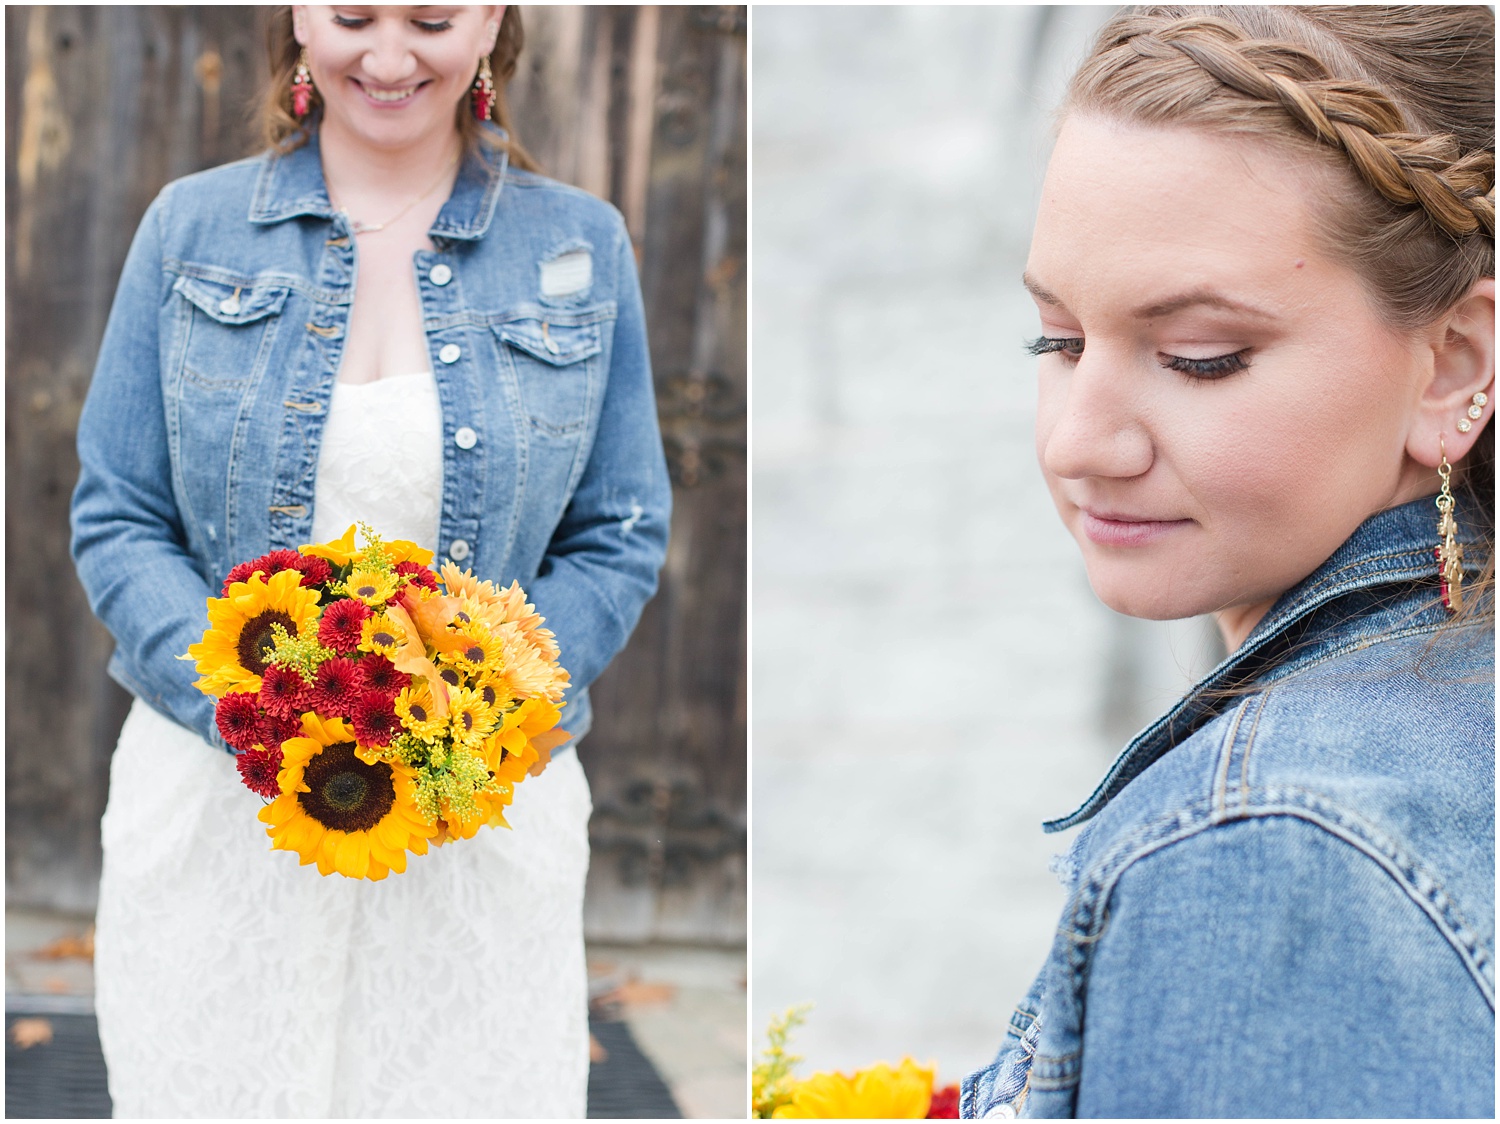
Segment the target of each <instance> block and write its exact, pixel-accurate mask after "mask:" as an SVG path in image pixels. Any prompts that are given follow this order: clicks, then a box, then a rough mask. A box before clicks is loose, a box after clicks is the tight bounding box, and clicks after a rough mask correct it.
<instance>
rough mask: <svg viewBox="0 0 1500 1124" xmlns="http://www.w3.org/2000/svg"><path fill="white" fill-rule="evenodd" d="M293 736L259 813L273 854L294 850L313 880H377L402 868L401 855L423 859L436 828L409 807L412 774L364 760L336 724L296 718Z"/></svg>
mask: <svg viewBox="0 0 1500 1124" xmlns="http://www.w3.org/2000/svg"><path fill="white" fill-rule="evenodd" d="M302 734H303V736H302V737H300V738H289V739H288V740H287V741H286V742H284V743H283V744H282V747H281V752H282V755H283V757H282V766H281V773H280V775H279V776H278V778H277V780H278V783H279V785H280V789H281V794H280V795H279V796H277V797H276V799H275V800H273V801H272V802H271V803H270V804H267V805H266V806H265V807H264V808H262V809H261V811H260V819H261V822H263V823H265V824H266V825H267V827H266V834H267V835H269V836H270V837H271V846H272V848H274V849H276V850H281V851H295V852H297V854H298V856H300V858H301V861H302V863H303V865H306V864H307V863H311V862H316V863H317V864H318V873H319V874H332V873H333V872H334V871H338V873H340V874H342V875H344V877H346V878H369V879H371V880H379V879H381V878H384V877H385V876H386V875H387V874H389V873H390V872H391V871H393V870H394V871H395V872H396V873H397V874H400V873H401V872H402V871H404V870H405V869H406V852H407V851H412V852H414V853H415V854H418V855H425V854H426V853H427V840H428V839H430V838H431V837H432V836H433V835H435V834H436V833H437V828H436V827H434V826H432V825H430V824H428V823H425V822H424V821H423V819H422V816H421V814H420V813H419V812H418V811H417V809H416V806H415V805H414V803H413V802H412V797H413V792H414V789H415V781H414V777H413V773H412V770H411V769H410V768H408V767H407V766H405V765H403V764H401V763H400V762H399V761H397V762H386V761H375V762H374V763H370V762H366V761H363V760H361V759H360V758H359V757H358V756H356V754H355V752H354V748H355V746H354V731H353V730H352V729H351V728H350V726H349V723H347V722H345V721H343V720H342V719H339V718H328V719H325V718H320V717H319V716H318V715H316V714H306V715H304V716H303V718H302Z"/></svg>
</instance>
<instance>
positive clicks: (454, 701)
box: [448, 687, 497, 748]
mask: <svg viewBox="0 0 1500 1124" xmlns="http://www.w3.org/2000/svg"><path fill="white" fill-rule="evenodd" d="M496 717H497V715H496V712H495V708H494V707H492V706H489V705H487V704H486V703H485V701H484V697H483V696H482V695H480V693H479V692H478V691H475V690H473V689H472V688H469V687H455V688H453V689H451V690H450V691H449V692H448V729H449V732H450V733H452V735H453V743H454V744H455V745H461V746H467V747H471V748H478V747H479V746H481V745H483V744H484V740H485V738H487V737H489V735H490V731H491V730H493V729H494V728H495V719H496Z"/></svg>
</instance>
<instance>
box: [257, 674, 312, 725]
mask: <svg viewBox="0 0 1500 1124" xmlns="http://www.w3.org/2000/svg"><path fill="white" fill-rule="evenodd" d="M310 694H311V692H310V691H309V690H308V688H307V680H305V679H303V678H302V673H301V672H300V671H296V670H294V669H292V668H290V667H281V666H279V665H277V664H274V663H273V664H267V665H266V670H265V671H264V672H262V673H261V677H260V705H261V707H262V708H263V709H264V710H265V712H266V713H267V714H275V715H278V716H281V717H291V718H295V717H297V716H298V715H300V714H301V713H302V712H303V711H304V710H309V709H311V708H312V701H311V699H310V698H309V695H310Z"/></svg>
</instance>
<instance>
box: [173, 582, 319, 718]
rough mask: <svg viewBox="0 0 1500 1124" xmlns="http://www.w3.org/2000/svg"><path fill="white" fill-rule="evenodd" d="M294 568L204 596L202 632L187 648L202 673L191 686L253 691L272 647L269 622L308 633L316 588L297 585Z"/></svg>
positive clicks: (218, 692)
mask: <svg viewBox="0 0 1500 1124" xmlns="http://www.w3.org/2000/svg"><path fill="white" fill-rule="evenodd" d="M301 582H302V575H301V574H299V573H298V572H297V571H296V570H282V571H281V572H280V573H277V574H272V575H271V576H270V578H263V577H261V576H260V575H259V574H255V575H252V576H251V577H250V578H249V579H248V580H247V581H243V582H236V583H235V584H233V585H231V586H230V587H229V594H228V596H226V597H210V598H209V599H208V624H209V628H208V631H207V632H205V633H204V634H203V640H202V642H201V643H198V644H194V645H193V646H192V647H190V648H189V649H188V655H189V657H191V658H192V659H195V660H197V661H198V674H199V675H200V676H201V677H202V678H200V679H199V680H198V681H197V682H196V683H194V684H193V686H195V687H197V688H198V690H200V691H202V692H204V693H205V694H208V695H212V696H214V698H222V697H223V696H224V695H225V694H226V693H227V692H229V691H249V692H254V691H259V690H260V677H261V675H262V674H263V673H264V672H265V670H266V662H267V661H266V657H267V656H269V655H270V654H271V652H272V651H273V649H274V647H275V643H276V637H275V634H274V633H273V632H272V626H273V625H278V624H279V625H281V626H282V627H283V628H284V629H286V631H287V634H288V635H289V636H314V635H316V633H317V628H318V591H317V590H315V589H307V588H305V587H304V586H302V584H301Z"/></svg>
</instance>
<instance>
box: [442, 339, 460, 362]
mask: <svg viewBox="0 0 1500 1124" xmlns="http://www.w3.org/2000/svg"><path fill="white" fill-rule="evenodd" d="M462 354H463V349H462V348H461V347H459V346H458V344H456V343H447V344H444V345H443V349H442V350H441V351H439V352H438V358H439V359H441V360H442V361H443V362H444V363H457V362H458V357H459V356H460V355H462Z"/></svg>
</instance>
